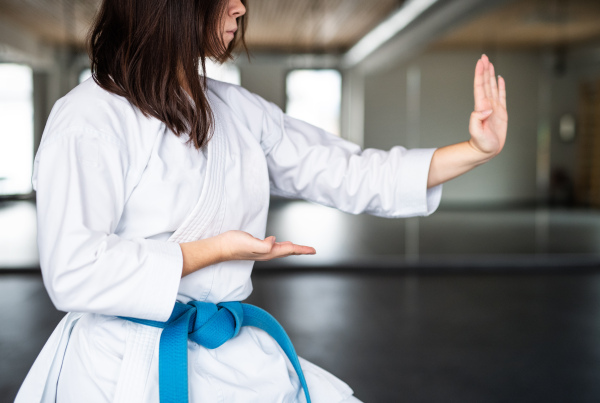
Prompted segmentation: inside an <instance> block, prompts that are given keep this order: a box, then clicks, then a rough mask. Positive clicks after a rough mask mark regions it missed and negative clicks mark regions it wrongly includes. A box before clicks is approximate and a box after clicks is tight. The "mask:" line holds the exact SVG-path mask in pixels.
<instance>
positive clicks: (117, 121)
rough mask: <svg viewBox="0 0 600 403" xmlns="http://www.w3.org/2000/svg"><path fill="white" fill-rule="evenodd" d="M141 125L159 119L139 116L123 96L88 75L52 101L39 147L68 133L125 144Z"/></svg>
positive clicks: (156, 123)
mask: <svg viewBox="0 0 600 403" xmlns="http://www.w3.org/2000/svg"><path fill="white" fill-rule="evenodd" d="M152 120H154V122H152ZM143 125H160V122H159V121H158V120H156V119H151V118H148V117H145V116H143V114H142V113H141V112H140V111H139V110H138V109H137V108H136V107H134V106H133V105H132V104H131V103H129V101H127V99H125V98H123V97H120V96H118V95H116V94H113V93H110V92H108V91H106V90H104V89H103V88H101V87H100V86H99V85H98V84H96V82H95V81H94V80H93V79H91V78H90V79H88V80H86V81H84V82H83V83H81V84H80V85H78V86H77V87H75V88H74V89H73V90H71V91H70V92H69V93H68V94H67V95H65V96H64V97H62V98H61V99H59V100H58V101H57V102H56V104H55V105H54V107H53V108H52V112H51V114H50V117H49V118H48V122H47V124H46V128H45V130H44V135H43V137H42V144H41V147H43V146H44V145H45V144H48V143H52V142H54V141H56V140H59V139H61V138H64V137H65V136H69V135H76V136H89V135H93V136H94V137H95V138H97V139H100V140H104V141H106V142H110V143H114V144H115V145H119V146H122V147H126V146H127V144H128V143H130V142H131V140H132V139H131V138H130V137H131V136H135V135H136V132H137V131H140V130H139V129H140V126H143ZM146 133H147V131H146Z"/></svg>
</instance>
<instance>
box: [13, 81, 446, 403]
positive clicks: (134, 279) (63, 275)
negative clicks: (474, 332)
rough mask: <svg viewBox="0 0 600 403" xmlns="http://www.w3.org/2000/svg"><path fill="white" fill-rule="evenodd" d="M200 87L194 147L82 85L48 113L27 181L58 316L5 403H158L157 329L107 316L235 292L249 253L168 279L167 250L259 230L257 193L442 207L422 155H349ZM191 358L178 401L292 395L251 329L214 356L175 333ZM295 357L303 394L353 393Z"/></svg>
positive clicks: (286, 372) (173, 265)
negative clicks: (205, 136)
mask: <svg viewBox="0 0 600 403" xmlns="http://www.w3.org/2000/svg"><path fill="white" fill-rule="evenodd" d="M207 94H208V98H209V102H210V104H211V107H212V110H213V113H214V117H215V130H214V134H213V136H212V139H211V140H210V142H209V143H208V145H207V146H206V147H205V148H203V149H201V150H197V149H195V148H194V147H193V146H191V145H189V144H188V138H186V136H182V137H177V136H175V135H174V134H173V133H172V132H171V131H170V130H169V129H168V128H167V127H166V126H165V124H164V123H162V122H160V121H159V120H157V119H155V118H151V117H146V116H144V115H143V114H142V113H141V112H140V111H139V110H138V109H137V108H135V107H134V106H132V105H131V104H130V103H129V102H128V101H127V100H126V99H125V98H122V97H120V96H117V95H115V94H112V93H109V92H107V91H105V90H103V89H102V88H101V87H99V86H98V85H97V84H96V83H95V82H94V81H93V80H92V79H89V80H87V81H86V82H84V83H82V84H81V85H79V86H78V87H76V88H75V89H74V90H72V91H71V92H70V93H69V94H68V95H66V96H65V97H64V98H62V99H60V100H59V101H58V102H57V103H56V105H55V106H54V108H53V110H52V113H51V115H50V117H49V120H48V123H47V125H46V129H45V131H44V135H43V138H42V142H41V145H40V147H39V151H38V153H37V155H36V158H35V163H34V164H35V165H34V175H33V184H34V187H35V189H36V190H37V209H38V243H39V249H40V263H41V268H42V273H43V279H44V284H45V286H46V289H47V290H48V293H49V295H50V297H51V299H52V301H53V303H54V304H55V305H56V307H57V308H58V309H59V310H63V311H66V312H71V313H69V314H67V316H66V317H65V318H64V319H63V320H62V322H61V323H60V324H59V325H58V326H57V328H56V330H55V331H54V333H53V334H52V336H51V337H50V339H49V340H48V342H47V344H46V346H45V347H44V349H43V350H42V352H41V353H40V355H39V357H38V359H37V360H36V362H35V363H34V365H33V367H32V369H31V370H30V372H29V374H28V376H27V378H26V380H25V382H24V383H23V385H22V387H21V390H20V392H19V395H18V397H17V400H16V401H17V402H27V403H32V402H40V401H43V402H54V401H55V399H56V396H58V397H59V401H60V402H82V401H85V402H87V403H90V402H113V401H114V402H127V403H133V402H158V345H159V339H160V334H161V330H160V329H158V328H153V327H149V326H144V325H140V324H137V323H133V322H129V321H125V320H122V319H119V318H118V316H124V317H134V318H140V319H150V320H154V321H165V320H167V319H168V317H169V315H170V313H171V311H172V309H173V306H174V304H175V301H176V300H178V301H180V302H183V303H186V302H188V301H190V300H198V301H208V302H213V303H218V302H222V301H242V300H244V299H246V298H247V297H248V296H249V295H250V293H251V292H252V282H251V278H250V275H251V273H252V265H253V262H252V261H227V262H223V263H219V264H216V265H213V266H209V267H206V268H203V269H201V270H198V271H196V272H194V273H192V274H190V275H188V276H186V277H184V278H181V271H182V262H183V259H182V253H181V249H180V247H179V245H178V243H182V242H189V241H194V240H197V239H202V238H207V237H212V236H216V235H218V234H220V233H223V232H225V231H229V230H242V231H246V232H248V233H250V234H252V235H253V236H255V237H258V238H261V239H262V238H264V237H265V227H266V220H267V210H268V206H269V195H270V194H273V195H280V196H285V197H294V198H302V199H305V200H309V201H312V202H316V203H319V204H323V205H326V206H332V207H335V208H337V209H340V210H342V211H346V212H349V213H363V212H366V213H369V214H374V215H378V216H382V217H409V216H418V215H428V214H430V213H432V212H433V211H434V210H435V209H436V208H437V206H438V204H439V200H440V196H441V186H438V187H435V188H432V189H429V190H428V189H427V177H428V172H429V165H430V161H431V157H432V154H433V151H434V150H433V149H414V150H406V149H405V148H403V147H400V146H397V147H394V148H392V149H391V150H389V151H381V150H375V149H366V150H361V148H360V147H359V146H357V145H355V144H353V143H350V142H348V141H345V140H343V139H341V138H339V137H337V136H334V135H332V134H329V133H326V132H325V131H323V130H321V129H319V128H316V127H314V126H312V125H310V124H307V123H305V122H302V121H299V120H296V119H293V118H291V117H289V116H287V115H285V114H284V113H283V112H282V111H281V110H280V109H279V108H278V107H276V106H275V105H274V104H272V103H269V102H267V101H265V100H264V99H262V98H260V97H259V96H257V95H255V94H252V93H250V92H248V91H246V90H244V89H243V88H241V87H239V86H235V85H230V84H226V83H222V82H218V81H213V80H208V90H207ZM315 246H316V247H317V249H318V245H315ZM332 314H334V313H333V312H332ZM307 326H310V324H309V323H307ZM188 356H189V358H188V372H189V395H190V402H244V403H246V402H273V403H275V402H296V401H299V402H302V401H304V396H303V392H302V389H301V387H300V385H299V382H298V378H297V375H296V373H295V371H294V370H293V368H292V367H291V365H290V364H289V362H288V360H287V358H286V357H285V354H284V353H283V352H282V350H281V349H280V347H279V346H278V345H277V343H276V342H275V341H274V340H273V339H272V338H271V337H270V336H269V335H268V334H266V333H265V332H263V331H262V330H259V329H257V328H253V327H244V328H242V330H241V332H240V334H239V335H238V336H237V337H235V338H233V339H231V340H230V341H228V342H226V343H225V344H224V345H222V346H221V347H219V348H217V349H214V350H208V349H206V348H204V347H201V346H199V345H197V344H196V343H193V342H188ZM301 361H302V366H303V370H304V373H305V376H306V378H307V382H308V386H309V390H310V392H311V398H312V400H313V402H315V403H319V402H327V403H334V402H341V401H344V400H345V399H347V398H348V397H350V396H351V395H352V390H351V389H350V388H349V387H348V386H347V385H346V384H345V383H343V382H342V381H340V380H339V379H337V378H336V377H334V376H333V375H331V374H329V373H328V372H326V371H325V370H323V369H321V368H319V367H317V366H315V365H314V364H311V363H309V362H307V361H305V360H301Z"/></svg>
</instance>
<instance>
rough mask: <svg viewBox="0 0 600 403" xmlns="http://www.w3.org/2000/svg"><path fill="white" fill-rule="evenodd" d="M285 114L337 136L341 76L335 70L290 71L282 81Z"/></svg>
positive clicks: (338, 129)
mask: <svg viewBox="0 0 600 403" xmlns="http://www.w3.org/2000/svg"><path fill="white" fill-rule="evenodd" d="M286 93H287V108H286V113H287V114H288V115H290V116H292V117H295V118H297V119H301V120H304V121H306V122H308V123H311V124H313V125H315V126H318V127H320V128H322V129H324V130H326V131H328V132H330V133H333V134H335V135H338V136H339V135H340V108H341V97H342V76H341V74H340V72H339V71H337V70H294V71H292V72H290V73H289V74H288V76H287V81H286Z"/></svg>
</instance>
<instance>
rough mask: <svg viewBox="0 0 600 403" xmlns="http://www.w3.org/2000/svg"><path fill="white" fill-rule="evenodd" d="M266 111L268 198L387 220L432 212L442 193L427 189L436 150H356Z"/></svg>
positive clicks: (274, 110)
mask: <svg viewBox="0 0 600 403" xmlns="http://www.w3.org/2000/svg"><path fill="white" fill-rule="evenodd" d="M268 108H269V110H268V111H266V113H265V115H264V120H265V121H264V122H263V137H262V141H261V145H262V147H263V150H264V151H265V155H266V158H267V164H268V168H269V179H270V184H271V193H272V194H274V195H278V196H283V197H292V198H294V197H297V198H302V199H305V200H309V201H313V202H316V203H319V204H323V205H325V206H330V207H335V208H337V209H339V210H342V211H345V212H347V213H352V214H359V213H363V212H364V213H368V214H372V215H376V216H381V217H388V218H395V217H411V216H423V215H429V214H431V213H433V212H434V211H435V210H436V209H437V207H438V205H439V203H440V199H441V193H442V187H441V185H440V186H436V187H434V188H431V189H427V177H428V175H429V166H430V164H431V158H432V156H433V152H434V151H435V149H412V150H407V149H406V148H404V147H400V146H396V147H393V148H392V149H390V150H389V151H382V150H376V149H365V150H361V148H360V147H359V146H358V145H356V144H354V143H351V142H349V141H347V140H344V139H342V138H340V137H338V136H335V135H333V134H330V133H327V132H325V131H324V130H321V129H319V128H317V127H315V126H312V125H310V124H308V123H306V122H303V121H300V120H297V119H294V118H291V117H289V116H287V115H285V114H283V112H282V111H281V110H280V109H279V108H277V107H276V106H275V105H270V106H268Z"/></svg>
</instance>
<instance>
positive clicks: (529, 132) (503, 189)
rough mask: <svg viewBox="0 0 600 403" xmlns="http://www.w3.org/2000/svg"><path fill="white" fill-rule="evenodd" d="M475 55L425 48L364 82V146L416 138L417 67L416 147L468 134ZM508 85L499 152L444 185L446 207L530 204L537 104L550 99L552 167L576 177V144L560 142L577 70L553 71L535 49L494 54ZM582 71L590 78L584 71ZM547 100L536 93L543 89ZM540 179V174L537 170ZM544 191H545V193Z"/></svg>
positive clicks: (533, 187) (574, 107) (573, 109)
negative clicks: (412, 118) (410, 77)
mask: <svg viewBox="0 0 600 403" xmlns="http://www.w3.org/2000/svg"><path fill="white" fill-rule="evenodd" d="M479 56H480V54H479V53H477V52H471V51H452V52H450V51H429V52H426V53H424V54H422V55H421V56H419V57H417V58H415V59H414V60H411V61H410V62H408V63H406V64H404V65H402V66H398V67H397V68H395V69H393V70H392V71H388V72H384V73H380V74H375V75H371V76H368V77H367V78H366V80H365V105H366V109H365V147H376V148H383V149H388V148H390V147H392V146H394V145H396V144H407V142H414V140H411V139H410V138H409V134H408V133H407V131H408V129H407V119H408V117H409V116H407V108H408V104H407V74H408V70H409V69H413V71H414V69H417V70H418V71H419V72H420V93H419V95H420V100H419V103H418V104H419V109H420V118H419V123H418V132H419V133H418V140H417V144H416V145H417V146H418V147H439V146H443V145H446V144H451V143H455V142H459V141H464V140H467V139H468V119H469V114H470V113H471V111H472V109H473V92H472V89H473V69H474V65H475V62H476V61H477V59H478V57H479ZM490 57H491V58H492V61H493V62H494V64H495V66H496V70H497V72H498V73H499V74H501V75H503V76H504V77H505V79H506V81H507V87H508V111H509V128H508V140H507V143H506V146H505V149H504V151H503V152H502V153H501V154H500V156H498V157H497V158H496V159H494V160H493V161H491V162H489V163H488V164H485V165H483V166H481V167H479V168H476V169H475V170H474V171H472V172H470V173H468V174H466V175H464V176H462V177H460V178H458V179H456V180H453V181H451V182H449V183H447V184H446V185H445V189H444V197H443V202H442V203H443V205H447V206H448V205H455V204H464V203H469V204H473V203H475V204H504V205H509V204H511V205H513V204H521V203H533V202H535V201H536V199H537V197H538V195H537V194H536V186H538V185H537V182H536V181H537V177H538V176H540V175H542V174H543V173H541V172H539V171H540V169H539V168H538V167H537V166H536V164H537V160H538V148H541V147H542V146H541V145H539V144H538V126H539V124H540V119H541V116H540V115H541V114H542V113H543V112H542V111H541V105H543V104H544V103H548V109H549V112H548V114H549V116H548V118H549V124H550V130H551V133H550V135H551V142H550V146H549V147H550V156H551V160H550V167H549V168H548V169H556V168H561V169H562V170H564V171H565V172H567V173H568V175H570V176H571V177H572V176H573V175H574V170H575V162H576V161H575V158H576V149H577V144H576V142H573V143H563V142H561V141H560V140H558V121H559V118H560V116H561V115H562V114H564V113H567V112H570V113H574V112H576V110H577V97H578V92H577V91H578V85H579V80H580V79H581V74H579V73H578V72H577V71H575V72H569V71H567V72H566V73H563V74H558V73H556V72H555V71H554V70H553V68H552V66H550V67H549V68H547V67H546V64H545V63H544V58H545V57H547V55H545V54H542V53H539V52H531V51H529V52H525V51H523V52H509V51H496V52H494V53H493V54H491V55H490ZM585 71H586V74H587V75H590V74H591V73H590V72H589V69H586V70H585ZM543 85H546V86H548V88H547V90H548V93H549V96H550V98H549V99H544V98H540V97H541V96H543V95H540V90H541V86H543ZM542 176H543V175H542ZM547 191H548V190H547V189H545V192H546V193H547Z"/></svg>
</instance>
